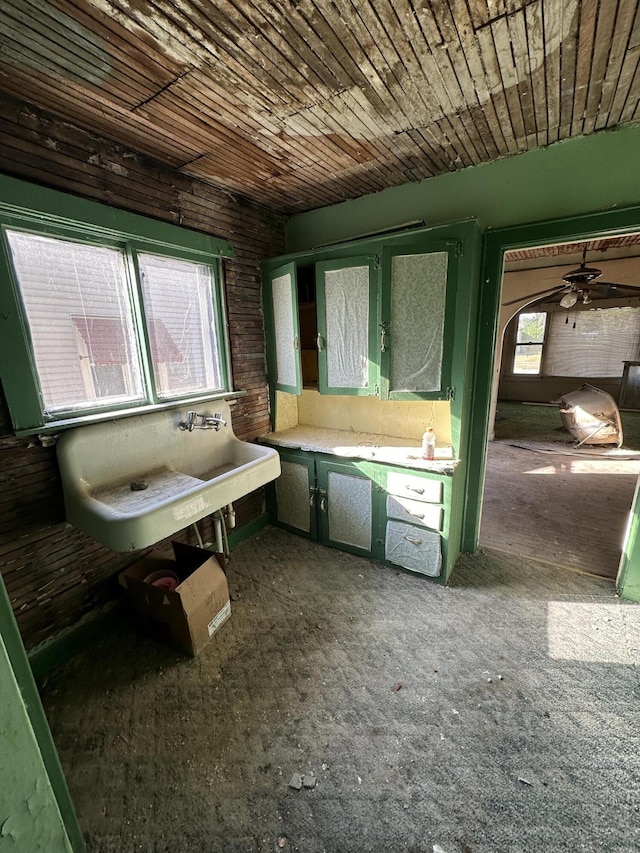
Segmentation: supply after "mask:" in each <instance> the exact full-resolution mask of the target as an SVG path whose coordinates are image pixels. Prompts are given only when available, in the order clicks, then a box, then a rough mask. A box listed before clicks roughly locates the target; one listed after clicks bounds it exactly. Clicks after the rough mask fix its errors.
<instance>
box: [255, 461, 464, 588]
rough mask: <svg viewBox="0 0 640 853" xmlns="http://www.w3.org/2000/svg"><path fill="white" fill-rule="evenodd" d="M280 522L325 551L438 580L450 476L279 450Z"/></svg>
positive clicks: (276, 504)
mask: <svg viewBox="0 0 640 853" xmlns="http://www.w3.org/2000/svg"><path fill="white" fill-rule="evenodd" d="M277 450H278V451H279V453H280V458H281V468H282V474H281V476H280V477H279V478H278V480H276V481H275V483H274V484H273V486H272V487H271V489H270V492H269V509H270V513H271V519H272V521H273V523H275V524H277V525H279V526H280V527H283V528H285V529H287V530H289V531H291V532H292V533H297V534H299V535H302V536H306V537H308V538H311V539H317V540H319V541H321V542H322V543H323V544H325V545H329V546H331V547H333V548H339V549H340V550H344V551H350V552H352V553H354V554H359V555H361V556H368V557H373V558H375V559H378V560H382V561H385V562H387V563H389V564H391V565H395V566H400V567H402V568H405V569H409V570H411V571H413V572H417V573H419V574H424V575H428V576H429V577H438V576H439V575H440V573H441V570H442V565H443V560H444V558H445V557H446V541H447V533H446V521H447V507H448V505H449V502H450V487H451V477H449V476H439V475H435V474H430V473H425V472H417V471H411V470H407V469H403V468H396V467H393V466H389V465H380V464H376V463H371V462H366V461H360V460H353V459H350V460H346V459H341V458H335V457H328V456H327V455H326V454H319V453H314V452H311V451H295V450H289V449H284V448H281V447H278V448H277Z"/></svg>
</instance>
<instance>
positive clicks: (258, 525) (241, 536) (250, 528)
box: [227, 512, 269, 551]
mask: <svg viewBox="0 0 640 853" xmlns="http://www.w3.org/2000/svg"><path fill="white" fill-rule="evenodd" d="M268 524H269V513H268V512H263V513H262V515H260V516H258V518H256V519H254V520H253V521H250V522H249V523H248V524H244V525H243V526H242V527H239V528H238V529H237V530H232V531H231V533H228V534H227V542H228V543H229V549H230V550H231V551H233V549H234V548H237V547H238V545H241V544H242V543H243V542H245V541H246V540H247V539H251V537H252V536H255V535H256V533H260V531H261V530H264V528H265V527H266V526H267V525H268Z"/></svg>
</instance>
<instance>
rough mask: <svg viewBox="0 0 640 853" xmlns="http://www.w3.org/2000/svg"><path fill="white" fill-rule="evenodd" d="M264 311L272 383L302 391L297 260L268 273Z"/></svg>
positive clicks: (265, 283)
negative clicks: (295, 262)
mask: <svg viewBox="0 0 640 853" xmlns="http://www.w3.org/2000/svg"><path fill="white" fill-rule="evenodd" d="M264 315H265V325H266V334H267V357H268V369H269V381H270V384H271V385H272V387H274V388H275V389H276V390H278V391H286V392H288V393H289V394H302V361H301V356H300V320H299V316H298V290H297V282H296V265H295V264H294V263H289V264H285V265H284V266H282V267H279V268H278V269H275V270H272V271H270V272H269V273H267V274H266V276H265V280H264Z"/></svg>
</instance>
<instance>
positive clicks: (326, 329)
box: [264, 229, 463, 400]
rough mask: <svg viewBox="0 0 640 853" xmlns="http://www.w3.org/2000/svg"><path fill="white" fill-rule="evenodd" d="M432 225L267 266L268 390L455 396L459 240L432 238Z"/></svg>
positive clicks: (396, 396) (394, 396) (393, 396)
mask: <svg viewBox="0 0 640 853" xmlns="http://www.w3.org/2000/svg"><path fill="white" fill-rule="evenodd" d="M437 232H438V229H434V230H432V231H430V232H429V235H428V236H422V237H420V238H418V237H416V236H415V235H411V239H410V240H407V237H406V235H405V237H404V238H403V239H396V240H390V241H389V242H387V243H381V242H380V241H377V242H373V243H372V242H371V241H368V242H367V243H366V244H365V246H363V248H366V249H367V251H366V252H364V253H362V254H357V255H356V254H354V255H347V254H345V250H344V249H343V250H341V251H340V252H339V254H340V257H325V256H317V257H316V256H308V255H307V256H305V257H304V258H298V259H296V260H294V261H290V262H289V263H287V264H284V265H282V266H279V267H274V268H268V269H266V271H265V287H264V294H265V321H266V327H267V347H268V350H267V354H268V363H269V379H270V384H271V386H272V388H274V389H275V390H279V391H286V392H289V393H292V394H300V393H301V392H302V388H303V386H305V387H317V388H318V390H319V391H320V393H321V394H341V395H365V396H377V397H379V398H380V399H383V400H388V399H407V400H412V399H413V400H419V399H443V398H447V397H451V396H452V393H453V392H452V388H453V382H452V378H451V368H452V349H453V337H454V336H453V329H454V326H455V318H454V312H455V296H456V289H457V280H458V258H459V256H460V253H461V251H462V245H463V241H461V240H454V239H447V240H438V239H437ZM331 254H335V250H334V251H333V252H332V253H331Z"/></svg>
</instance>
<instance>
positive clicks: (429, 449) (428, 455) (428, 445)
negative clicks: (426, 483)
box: [422, 427, 436, 459]
mask: <svg viewBox="0 0 640 853" xmlns="http://www.w3.org/2000/svg"><path fill="white" fill-rule="evenodd" d="M435 457H436V434H435V432H434V431H433V429H432V428H431V427H427V429H426V430H425V431H424V433H423V434H422V458H423V459H435Z"/></svg>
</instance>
